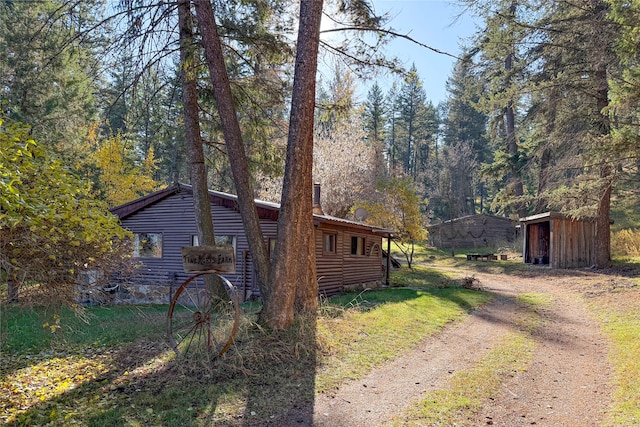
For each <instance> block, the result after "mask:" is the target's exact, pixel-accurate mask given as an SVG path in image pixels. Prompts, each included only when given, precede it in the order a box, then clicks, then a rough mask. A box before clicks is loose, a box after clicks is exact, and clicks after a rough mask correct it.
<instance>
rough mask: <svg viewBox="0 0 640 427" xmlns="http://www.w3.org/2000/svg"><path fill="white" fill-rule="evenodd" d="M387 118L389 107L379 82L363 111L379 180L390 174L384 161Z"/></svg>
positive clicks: (375, 83) (370, 92)
mask: <svg viewBox="0 0 640 427" xmlns="http://www.w3.org/2000/svg"><path fill="white" fill-rule="evenodd" d="M386 116H387V106H386V102H385V98H384V94H383V92H382V89H381V88H380V85H378V82H374V84H373V86H371V88H370V89H369V91H368V92H367V99H366V100H365V103H364V110H363V121H364V130H365V132H366V133H367V141H368V143H369V145H370V146H371V147H372V148H373V150H374V152H375V159H376V160H375V164H376V171H377V175H378V177H379V178H381V177H382V176H383V175H384V174H386V173H387V172H388V171H387V170H386V167H385V159H384V157H385V153H384V141H385V135H386V129H385V123H386Z"/></svg>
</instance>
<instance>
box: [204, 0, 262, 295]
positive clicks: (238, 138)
mask: <svg viewBox="0 0 640 427" xmlns="http://www.w3.org/2000/svg"><path fill="white" fill-rule="evenodd" d="M194 5H195V9H196V15H197V17H198V28H199V29H200V34H201V36H202V45H203V47H204V52H205V57H206V60H207V66H208V68H209V75H210V77H211V82H212V84H213V92H214V95H215V98H216V105H217V107H218V115H219V116H220V121H221V124H222V132H223V134H224V140H225V143H226V146H227V153H228V155H229V163H230V164H231V172H232V174H233V182H234V184H235V187H236V193H237V195H238V208H239V210H240V216H241V217H242V221H243V223H244V228H245V232H246V233H247V239H248V241H249V250H250V251H251V257H252V258H253V263H254V265H255V267H256V270H257V273H258V286H259V287H260V292H261V294H262V295H268V294H269V293H270V291H269V275H270V264H269V254H268V251H267V244H266V243H265V241H264V238H263V235H262V229H261V228H260V219H259V218H258V211H257V209H256V204H255V195H254V192H253V185H252V183H251V173H250V170H249V162H248V160H247V154H246V153H245V148H244V144H243V142H242V132H241V131H240V123H239V122H238V116H237V114H236V108H235V101H234V98H233V94H232V92H231V84H230V83H229V76H228V74H227V69H226V66H225V63H224V56H223V53H222V44H221V42H220V36H219V34H218V27H217V25H216V21H215V15H214V12H213V9H212V7H211V2H210V1H209V0H194Z"/></svg>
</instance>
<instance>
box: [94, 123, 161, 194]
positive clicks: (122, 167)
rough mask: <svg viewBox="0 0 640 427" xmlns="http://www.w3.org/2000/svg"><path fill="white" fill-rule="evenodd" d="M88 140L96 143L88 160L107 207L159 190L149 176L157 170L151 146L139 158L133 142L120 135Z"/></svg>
mask: <svg viewBox="0 0 640 427" xmlns="http://www.w3.org/2000/svg"><path fill="white" fill-rule="evenodd" d="M90 142H91V143H92V144H93V145H94V146H96V149H95V151H94V152H93V154H92V156H91V160H90V161H91V162H93V163H94V165H95V170H97V172H98V176H97V177H96V181H97V182H98V185H97V188H96V190H97V192H98V193H100V194H101V196H102V198H103V199H104V200H106V201H107V203H108V204H109V206H111V207H113V206H117V205H121V204H123V203H126V202H130V201H131V200H135V199H137V198H139V197H142V196H144V195H146V194H148V193H150V192H152V191H155V190H157V189H158V183H157V182H155V181H154V180H153V178H152V176H153V174H154V172H155V170H156V169H157V166H156V159H155V158H154V156H153V154H154V150H153V148H149V150H148V151H147V158H146V159H143V160H142V161H140V160H138V159H136V157H137V156H136V155H135V153H134V152H133V151H134V150H133V147H132V144H131V143H130V142H129V141H127V140H125V139H124V138H123V137H121V136H120V135H118V136H114V137H112V138H109V139H106V140H104V141H96V140H94V141H90Z"/></svg>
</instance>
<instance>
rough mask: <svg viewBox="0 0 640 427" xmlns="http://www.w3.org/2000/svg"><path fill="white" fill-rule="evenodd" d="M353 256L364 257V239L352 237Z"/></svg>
mask: <svg viewBox="0 0 640 427" xmlns="http://www.w3.org/2000/svg"><path fill="white" fill-rule="evenodd" d="M351 255H364V237H358V236H351Z"/></svg>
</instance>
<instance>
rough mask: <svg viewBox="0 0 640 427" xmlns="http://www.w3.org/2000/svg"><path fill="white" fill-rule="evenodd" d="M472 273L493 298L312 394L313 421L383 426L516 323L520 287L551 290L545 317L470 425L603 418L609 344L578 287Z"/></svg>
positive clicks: (583, 422) (590, 422)
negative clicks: (521, 358)
mask: <svg viewBox="0 0 640 427" xmlns="http://www.w3.org/2000/svg"><path fill="white" fill-rule="evenodd" d="M474 275H475V277H476V278H478V279H479V280H480V284H481V285H482V286H483V287H484V288H485V289H487V290H488V291H490V292H492V293H494V294H495V296H496V297H495V299H494V301H493V302H492V303H490V304H488V305H487V306H485V307H483V308H482V309H479V310H477V311H475V312H474V313H472V314H471V315H470V316H469V317H468V318H467V319H466V320H464V321H463V322H460V323H458V324H456V325H453V326H450V327H448V328H446V329H445V330H444V331H443V332H442V333H441V334H439V335H438V336H436V337H432V338H429V339H427V340H426V341H425V342H423V343H422V344H420V345H419V346H418V347H417V348H416V349H415V351H413V352H411V353H407V354H405V355H403V356H401V357H400V358H398V359H397V360H395V361H393V362H392V363H389V364H387V365H385V366H383V367H381V368H379V369H377V370H375V371H373V372H371V373H370V374H369V375H367V376H366V377H365V378H363V379H361V380H358V381H351V382H349V383H347V384H345V385H344V386H342V387H341V388H340V389H339V390H336V391H335V393H332V394H330V395H329V394H328V395H323V396H320V397H318V398H317V399H316V402H315V405H314V415H313V425H314V426H327V427H336V426H378V425H383V424H385V422H387V421H389V420H391V419H392V417H394V416H396V415H399V414H402V412H403V411H404V410H405V409H406V408H407V407H408V406H409V405H411V404H412V403H415V402H416V401H418V400H419V399H420V398H421V396H424V394H425V393H427V392H430V391H433V390H437V389H441V388H443V387H445V386H446V385H447V382H448V379H449V377H450V376H451V374H453V373H455V372H457V371H459V370H463V369H466V368H469V367H471V366H473V364H474V363H475V362H476V361H478V360H479V359H480V358H481V357H482V355H483V354H484V353H485V352H486V351H488V350H489V349H491V347H492V345H493V343H494V342H495V341H496V340H497V339H499V338H500V337H501V336H503V335H504V334H506V333H507V332H509V331H512V330H514V329H515V328H517V325H516V321H517V316H518V310H519V308H518V306H517V304H516V302H515V301H516V300H515V297H516V295H517V294H518V293H520V292H537V293H547V294H551V295H552V296H553V297H554V301H555V302H554V304H553V305H552V307H550V308H549V309H548V310H545V311H544V312H543V313H542V315H543V316H544V318H545V322H544V324H543V327H542V328H540V330H539V332H538V333H537V335H536V337H535V340H536V347H535V354H534V358H533V360H532V362H531V365H530V367H529V369H528V370H527V371H526V372H523V373H522V374H520V375H517V376H515V377H513V378H511V379H510V380H509V381H507V382H506V383H504V384H503V389H502V390H501V391H500V393H499V394H498V395H497V396H495V398H494V399H493V400H491V401H490V402H488V403H487V404H486V405H485V406H484V407H483V408H482V410H481V411H480V412H479V413H478V414H477V417H476V419H475V421H474V423H473V424H472V425H474V426H482V425H497V426H509V427H512V426H525V425H537V426H597V425H601V424H602V422H603V411H604V410H605V409H606V407H607V405H608V403H609V401H610V389H609V386H608V384H609V379H610V374H611V367H610V366H609V364H608V361H607V344H606V342H605V340H604V339H603V337H602V336H601V335H600V332H599V328H598V325H597V324H596V323H595V322H594V321H593V319H591V318H590V316H589V314H588V313H587V310H586V308H585V306H584V303H583V302H582V301H581V299H580V298H578V296H577V294H576V293H573V292H572V291H570V290H568V289H567V288H566V287H564V286H559V281H562V280H561V279H558V278H557V277H545V276H538V277H533V278H513V277H511V276H500V275H491V274H474ZM290 421H291V424H290V425H301V424H299V422H298V423H296V421H295V420H290Z"/></svg>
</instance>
